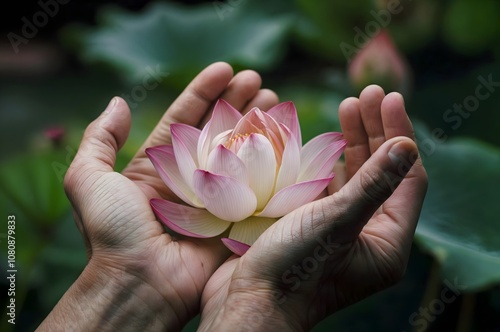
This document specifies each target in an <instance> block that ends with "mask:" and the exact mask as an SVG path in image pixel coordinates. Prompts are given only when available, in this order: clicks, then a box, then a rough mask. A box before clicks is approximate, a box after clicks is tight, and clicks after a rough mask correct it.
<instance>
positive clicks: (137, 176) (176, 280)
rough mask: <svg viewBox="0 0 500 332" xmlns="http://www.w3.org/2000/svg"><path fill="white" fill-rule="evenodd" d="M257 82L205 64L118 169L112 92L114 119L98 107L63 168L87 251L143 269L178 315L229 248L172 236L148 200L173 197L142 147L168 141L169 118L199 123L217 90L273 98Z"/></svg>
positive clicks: (252, 101) (121, 112) (245, 100)
mask: <svg viewBox="0 0 500 332" xmlns="http://www.w3.org/2000/svg"><path fill="white" fill-rule="evenodd" d="M259 88H260V78H259V76H258V75H257V74H256V73H254V72H249V71H246V72H241V73H239V74H238V75H236V76H235V77H234V78H233V75H232V70H231V68H230V67H229V66H228V65H226V64H221V63H218V64H214V65H212V66H210V67H208V68H207V69H206V70H205V71H203V72H202V73H201V74H200V75H198V77H197V78H196V79H195V80H193V82H192V83H191V84H190V85H189V86H188V87H187V88H186V90H185V91H184V92H183V94H182V95H181V96H180V97H179V98H178V99H177V100H176V101H175V102H174V103H173V104H172V106H171V107H170V108H169V110H168V111H167V112H166V114H165V115H164V117H163V119H162V120H161V121H160V123H159V124H158V126H157V127H156V128H155V130H154V131H153V133H152V134H151V135H150V137H149V138H148V139H147V140H146V142H145V143H144V145H143V147H142V148H141V149H140V150H139V152H138V153H137V155H136V156H135V157H134V158H133V159H132V161H131V162H130V163H129V165H128V166H127V168H126V169H125V170H124V171H123V173H122V174H119V173H117V172H113V166H114V160H115V155H116V151H117V150H118V149H119V148H120V147H121V146H122V145H123V144H124V142H125V140H126V137H127V135H128V129H129V128H130V113H129V111H128V108H127V106H126V104H125V102H124V101H123V100H120V99H115V100H114V102H115V106H114V108H113V112H114V113H115V114H114V115H113V118H114V119H113V121H111V120H107V118H106V116H104V115H103V116H101V118H99V119H98V120H96V121H95V122H94V123H92V124H91V125H90V126H89V128H88V129H87V131H86V133H85V137H84V139H83V140H82V145H81V146H80V149H79V152H78V155H77V156H76V157H75V160H74V162H73V163H72V165H71V168H70V170H69V171H68V173H67V175H66V178H65V187H66V191H67V193H68V196H69V198H70V200H71V201H72V203H73V204H74V206H75V219H76V222H77V225H78V227H79V229H80V231H81V233H82V235H83V237H84V240H85V243H86V246H87V249H88V256H89V258H92V261H93V262H97V264H100V265H102V266H106V267H108V266H109V267H111V268H116V269H117V270H125V272H127V273H130V274H138V275H140V277H141V278H142V279H143V280H142V281H144V282H145V283H147V284H148V285H149V286H150V287H151V288H153V289H154V290H156V292H157V293H158V294H160V296H163V297H164V298H166V299H167V300H168V301H170V303H168V304H169V305H171V306H172V307H174V308H175V310H176V311H179V312H178V316H179V319H180V320H181V321H183V320H184V321H185V320H187V319H189V318H190V317H192V316H193V315H195V314H196V312H197V310H198V306H199V296H200V294H201V292H202V290H203V287H204V285H205V283H206V282H207V280H208V278H209V277H210V275H211V274H212V273H213V271H215V269H216V268H217V267H218V266H219V265H220V264H221V263H222V261H223V260H224V259H225V258H227V257H228V256H229V253H228V251H227V249H226V248H225V247H224V246H223V245H222V243H221V242H220V240H217V239H203V240H200V239H192V238H184V237H173V236H172V235H170V234H168V233H166V232H165V229H164V228H163V226H162V225H161V224H160V223H159V222H157V221H156V218H155V215H154V213H153V212H152V209H151V207H150V205H149V200H150V199H151V198H153V197H162V198H166V199H172V200H175V199H177V198H176V197H175V196H174V195H173V194H172V193H171V192H170V191H169V190H168V188H167V187H166V185H165V184H164V183H163V182H162V180H161V179H160V178H159V176H158V175H157V174H156V171H155V169H154V167H153V165H152V164H151V162H150V161H149V160H148V158H147V157H146V155H145V153H144V150H145V148H147V147H149V146H154V145H160V144H168V143H169V142H170V133H169V130H168V128H169V124H170V123H174V122H182V123H186V124H190V125H193V126H201V124H203V123H204V122H206V119H207V117H208V114H209V110H210V108H211V105H212V104H213V103H214V102H215V101H216V100H217V98H218V97H222V98H225V99H227V100H228V101H229V102H232V103H233V104H234V105H235V106H236V107H238V108H240V109H243V110H248V109H249V108H250V107H252V106H258V107H262V108H263V109H267V108H269V107H271V106H274V104H276V103H277V97H276V95H275V94H274V93H273V92H271V91H267V90H260V89H259ZM247 104H248V105H247ZM108 117H109V115H108ZM103 129H104V130H103ZM101 263H102V264H101ZM172 293H174V294H175V299H172V296H171V294H172Z"/></svg>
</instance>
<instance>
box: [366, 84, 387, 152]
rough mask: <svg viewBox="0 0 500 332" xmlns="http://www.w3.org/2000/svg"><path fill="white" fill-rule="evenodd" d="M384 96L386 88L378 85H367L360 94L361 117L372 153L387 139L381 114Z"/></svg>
mask: <svg viewBox="0 0 500 332" xmlns="http://www.w3.org/2000/svg"><path fill="white" fill-rule="evenodd" d="M384 97H385V93H384V90H383V89H382V88H381V87H379V86H378V85H370V86H368V87H366V88H365V89H364V90H363V91H361V94H360V95H359V106H360V112H361V119H363V125H364V127H365V131H366V134H367V135H368V143H369V146H370V152H371V153H374V152H375V151H376V150H377V149H378V148H379V147H380V146H381V145H382V143H384V142H385V140H386V138H385V134H384V126H383V123H382V115H381V104H382V100H384Z"/></svg>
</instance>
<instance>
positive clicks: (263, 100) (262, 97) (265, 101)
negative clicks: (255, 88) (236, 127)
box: [242, 89, 279, 114]
mask: <svg viewBox="0 0 500 332" xmlns="http://www.w3.org/2000/svg"><path fill="white" fill-rule="evenodd" d="M278 103H279V98H278V95H277V94H276V92H274V91H272V90H269V89H261V90H259V92H257V94H256V95H255V96H254V97H253V98H252V100H250V101H249V102H248V103H247V105H246V106H245V108H244V109H243V112H242V113H243V114H246V113H248V112H249V111H250V110H251V109H252V108H254V107H258V108H259V109H260V110H261V111H264V112H265V111H268V110H269V109H270V108H271V107H273V106H276V105H277V104H278Z"/></svg>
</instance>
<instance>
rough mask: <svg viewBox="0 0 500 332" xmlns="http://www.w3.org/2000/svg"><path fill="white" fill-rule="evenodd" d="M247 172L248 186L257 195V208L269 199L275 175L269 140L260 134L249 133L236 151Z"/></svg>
mask: <svg viewBox="0 0 500 332" xmlns="http://www.w3.org/2000/svg"><path fill="white" fill-rule="evenodd" d="M238 157H239V158H240V159H241V160H242V161H243V163H244V164H245V166H246V169H247V173H248V180H249V185H250V188H252V190H253V192H254V193H255V196H256V197H257V210H261V209H263V208H264V206H265V205H266V204H267V202H268V201H269V198H270V197H271V194H272V192H273V188H274V180H275V177H276V157H275V155H274V149H273V146H272V145H271V143H270V142H269V140H268V139H267V138H266V137H264V136H262V135H260V134H251V135H250V136H249V137H248V138H247V139H246V140H245V142H244V143H243V145H242V146H241V148H240V150H239V151H238Z"/></svg>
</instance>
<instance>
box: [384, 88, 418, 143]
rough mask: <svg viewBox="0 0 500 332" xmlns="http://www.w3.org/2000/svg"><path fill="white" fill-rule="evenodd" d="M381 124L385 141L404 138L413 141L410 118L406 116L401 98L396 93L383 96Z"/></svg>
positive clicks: (413, 134)
mask: <svg viewBox="0 0 500 332" xmlns="http://www.w3.org/2000/svg"><path fill="white" fill-rule="evenodd" d="M381 108H382V110H381V112H382V123H383V126H384V133H385V137H386V138H387V139H389V138H392V137H396V136H406V137H409V138H411V139H412V140H414V141H415V133H414V131H413V126H412V124H411V121H410V118H409V117H408V115H407V114H406V110H405V104H404V99H403V96H402V95H401V94H399V93H397V92H392V93H389V94H388V95H387V96H385V98H384V100H383V101H382V105H381Z"/></svg>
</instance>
